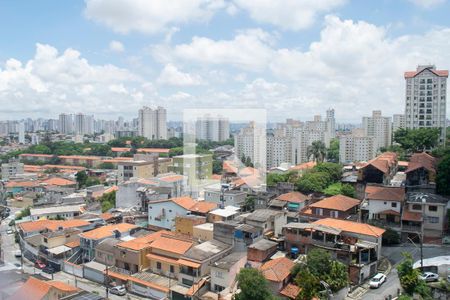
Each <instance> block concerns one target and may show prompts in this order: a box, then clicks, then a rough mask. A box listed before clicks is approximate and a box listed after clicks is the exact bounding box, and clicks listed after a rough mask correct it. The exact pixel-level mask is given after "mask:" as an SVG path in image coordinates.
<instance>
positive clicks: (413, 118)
mask: <svg viewBox="0 0 450 300" xmlns="http://www.w3.org/2000/svg"><path fill="white" fill-rule="evenodd" d="M447 78H448V70H436V67H435V66H434V65H424V66H420V65H419V66H418V67H417V70H416V71H409V72H405V81H406V96H405V97H406V101H405V104H406V106H405V117H406V119H405V125H406V128H411V129H414V128H430V127H434V128H439V129H441V135H440V138H439V142H440V143H441V144H445V139H446V138H445V135H446V132H445V118H446V115H445V114H446V101H447V99H446V92H447Z"/></svg>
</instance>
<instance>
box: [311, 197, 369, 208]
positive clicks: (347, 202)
mask: <svg viewBox="0 0 450 300" xmlns="http://www.w3.org/2000/svg"><path fill="white" fill-rule="evenodd" d="M360 203H361V201H359V200H358V199H355V198H350V197H347V196H344V195H335V196H332V197H328V198H325V199H323V200H320V201H317V202H315V203H313V204H310V205H309V207H317V208H325V209H331V210H339V211H347V210H349V209H351V208H353V207H355V206H358V205H359V204H360Z"/></svg>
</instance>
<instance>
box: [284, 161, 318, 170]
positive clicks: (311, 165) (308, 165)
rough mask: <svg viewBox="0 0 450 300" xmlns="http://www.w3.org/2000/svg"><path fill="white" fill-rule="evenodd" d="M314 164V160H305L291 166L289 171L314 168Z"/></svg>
mask: <svg viewBox="0 0 450 300" xmlns="http://www.w3.org/2000/svg"><path fill="white" fill-rule="evenodd" d="M316 165H317V163H316V162H315V161H309V162H305V163H302V164H299V165H296V166H293V167H291V168H290V169H289V170H291V171H301V170H308V169H312V168H314V167H315V166H316Z"/></svg>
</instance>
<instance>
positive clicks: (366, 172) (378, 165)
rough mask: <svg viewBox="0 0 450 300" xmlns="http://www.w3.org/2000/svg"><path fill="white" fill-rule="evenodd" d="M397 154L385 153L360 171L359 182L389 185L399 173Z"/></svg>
mask: <svg viewBox="0 0 450 300" xmlns="http://www.w3.org/2000/svg"><path fill="white" fill-rule="evenodd" d="M397 167H398V161H397V154H396V153H394V152H384V153H382V154H381V155H379V156H377V157H375V158H374V159H372V160H370V161H368V162H367V164H365V165H364V166H363V167H361V168H360V169H359V170H358V181H362V182H365V183H378V184H384V185H388V184H389V183H390V181H391V179H392V178H393V177H394V175H395V174H396V173H397Z"/></svg>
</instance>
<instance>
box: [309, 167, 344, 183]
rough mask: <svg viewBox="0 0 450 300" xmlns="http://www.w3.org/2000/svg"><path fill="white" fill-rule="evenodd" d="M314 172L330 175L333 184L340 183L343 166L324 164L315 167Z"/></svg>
mask: <svg viewBox="0 0 450 300" xmlns="http://www.w3.org/2000/svg"><path fill="white" fill-rule="evenodd" d="M313 170H314V171H316V172H324V173H328V174H329V176H330V178H331V180H332V181H333V182H339V181H340V180H341V177H342V165H340V164H336V163H331V162H323V163H320V164H317V165H316V166H314V168H313Z"/></svg>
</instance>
